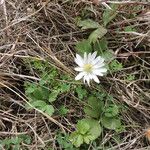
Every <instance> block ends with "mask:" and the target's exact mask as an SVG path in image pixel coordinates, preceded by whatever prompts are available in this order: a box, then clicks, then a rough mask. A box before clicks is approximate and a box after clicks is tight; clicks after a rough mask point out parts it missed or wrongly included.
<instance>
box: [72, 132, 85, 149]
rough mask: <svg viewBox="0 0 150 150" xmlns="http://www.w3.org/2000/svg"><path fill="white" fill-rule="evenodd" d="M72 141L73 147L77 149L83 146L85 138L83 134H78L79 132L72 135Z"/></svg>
mask: <svg viewBox="0 0 150 150" xmlns="http://www.w3.org/2000/svg"><path fill="white" fill-rule="evenodd" d="M70 141H71V142H72V144H73V145H75V146H76V147H80V146H81V144H83V142H84V141H83V136H82V135H81V134H78V133H77V132H73V133H72V134H71V135H70Z"/></svg>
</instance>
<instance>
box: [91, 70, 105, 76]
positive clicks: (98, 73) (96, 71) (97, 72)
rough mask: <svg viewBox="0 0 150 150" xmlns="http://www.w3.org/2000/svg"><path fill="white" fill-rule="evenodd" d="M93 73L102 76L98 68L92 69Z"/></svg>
mask: <svg viewBox="0 0 150 150" xmlns="http://www.w3.org/2000/svg"><path fill="white" fill-rule="evenodd" d="M93 74H94V75H98V76H103V73H102V72H101V71H100V70H99V69H95V70H93Z"/></svg>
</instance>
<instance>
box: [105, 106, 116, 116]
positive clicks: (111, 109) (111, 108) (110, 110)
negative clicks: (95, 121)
mask: <svg viewBox="0 0 150 150" xmlns="http://www.w3.org/2000/svg"><path fill="white" fill-rule="evenodd" d="M104 112H105V116H106V117H114V116H117V115H118V113H119V110H118V107H117V105H114V104H112V105H109V107H107V108H106V109H105V111H104Z"/></svg>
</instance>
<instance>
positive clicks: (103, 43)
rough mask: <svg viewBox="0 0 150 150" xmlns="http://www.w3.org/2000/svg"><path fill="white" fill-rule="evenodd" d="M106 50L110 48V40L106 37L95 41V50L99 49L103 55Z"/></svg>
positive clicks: (99, 52)
mask: <svg viewBox="0 0 150 150" xmlns="http://www.w3.org/2000/svg"><path fill="white" fill-rule="evenodd" d="M106 50H108V41H107V40H106V38H105V37H103V38H102V39H100V40H99V41H97V42H95V43H94V51H97V52H98V54H100V55H101V54H102V53H103V52H104V51H106Z"/></svg>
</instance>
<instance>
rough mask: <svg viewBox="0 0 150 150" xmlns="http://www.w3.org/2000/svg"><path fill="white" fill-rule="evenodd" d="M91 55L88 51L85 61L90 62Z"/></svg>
mask: <svg viewBox="0 0 150 150" xmlns="http://www.w3.org/2000/svg"><path fill="white" fill-rule="evenodd" d="M91 56H92V55H91V53H89V54H88V57H87V63H90V62H91Z"/></svg>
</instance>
